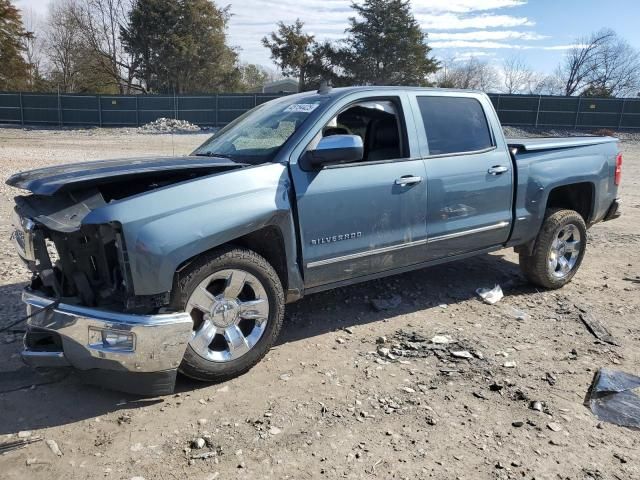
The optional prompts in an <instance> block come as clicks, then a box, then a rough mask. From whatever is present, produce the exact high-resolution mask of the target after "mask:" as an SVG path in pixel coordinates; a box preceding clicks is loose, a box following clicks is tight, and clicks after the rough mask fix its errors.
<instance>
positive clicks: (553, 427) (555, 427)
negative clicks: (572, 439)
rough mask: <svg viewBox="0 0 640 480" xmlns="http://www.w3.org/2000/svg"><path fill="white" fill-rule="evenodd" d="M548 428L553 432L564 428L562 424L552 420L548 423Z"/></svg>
mask: <svg viewBox="0 0 640 480" xmlns="http://www.w3.org/2000/svg"><path fill="white" fill-rule="evenodd" d="M547 428H548V429H549V430H551V431H552V432H559V431H561V430H562V425H560V424H559V423H556V422H551V423H550V424H548V425H547Z"/></svg>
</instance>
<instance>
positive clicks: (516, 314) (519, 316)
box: [506, 305, 529, 322]
mask: <svg viewBox="0 0 640 480" xmlns="http://www.w3.org/2000/svg"><path fill="white" fill-rule="evenodd" d="M506 310H507V314H508V315H509V316H511V317H513V318H515V319H516V320H520V321H521V322H524V321H525V320H527V319H528V318H529V314H528V313H526V312H524V311H522V310H520V309H518V308H516V307H512V306H511V305H509V306H507V307H506Z"/></svg>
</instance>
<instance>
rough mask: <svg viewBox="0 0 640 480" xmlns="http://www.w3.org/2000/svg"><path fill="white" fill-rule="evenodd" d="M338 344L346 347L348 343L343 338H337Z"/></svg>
mask: <svg viewBox="0 0 640 480" xmlns="http://www.w3.org/2000/svg"><path fill="white" fill-rule="evenodd" d="M336 342H338V343H339V344H340V345H344V344H345V343H347V341H346V340H345V339H344V338H342V337H338V338H336Z"/></svg>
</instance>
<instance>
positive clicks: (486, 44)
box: [429, 40, 575, 50]
mask: <svg viewBox="0 0 640 480" xmlns="http://www.w3.org/2000/svg"><path fill="white" fill-rule="evenodd" d="M429 45H430V46H431V47H433V48H476V49H477V48H484V49H502V48H504V49H509V48H510V49H517V50H535V49H539V50H569V49H571V48H573V47H574V46H575V45H521V44H514V43H504V42H491V41H478V42H472V41H467V40H451V41H443V42H430V43H429Z"/></svg>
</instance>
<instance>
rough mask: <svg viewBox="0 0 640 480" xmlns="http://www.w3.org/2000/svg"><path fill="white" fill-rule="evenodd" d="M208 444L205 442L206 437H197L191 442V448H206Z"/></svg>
mask: <svg viewBox="0 0 640 480" xmlns="http://www.w3.org/2000/svg"><path fill="white" fill-rule="evenodd" d="M206 444H207V442H205V440H204V438H196V439H195V440H193V441H192V442H191V448H194V449H196V450H200V449H201V448H204V447H205V445H206Z"/></svg>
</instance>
